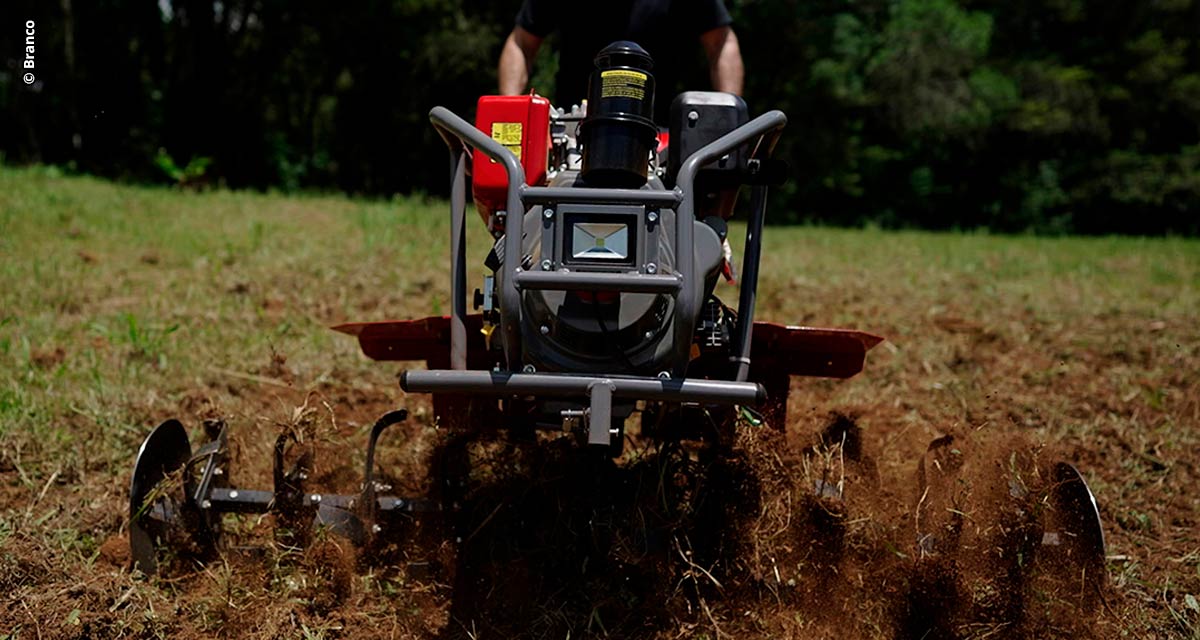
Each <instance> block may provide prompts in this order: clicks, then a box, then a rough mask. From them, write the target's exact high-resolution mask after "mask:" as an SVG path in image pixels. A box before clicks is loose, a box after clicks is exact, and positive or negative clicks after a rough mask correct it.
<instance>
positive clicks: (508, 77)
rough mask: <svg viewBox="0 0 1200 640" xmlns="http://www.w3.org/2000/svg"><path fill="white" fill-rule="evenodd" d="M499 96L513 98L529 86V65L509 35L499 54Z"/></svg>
mask: <svg viewBox="0 0 1200 640" xmlns="http://www.w3.org/2000/svg"><path fill="white" fill-rule="evenodd" d="M498 75H499V77H500V95H502V96H515V95H519V94H521V93H524V92H525V86H526V85H528V84H529V64H528V62H526V60H525V53H524V52H523V51H521V47H520V46H519V45H518V44H517V42H516V40H515V39H514V38H513V36H512V35H511V34H510V35H509V36H508V39H507V40H505V41H504V49H503V50H502V51H501V52H500V69H499V73H498Z"/></svg>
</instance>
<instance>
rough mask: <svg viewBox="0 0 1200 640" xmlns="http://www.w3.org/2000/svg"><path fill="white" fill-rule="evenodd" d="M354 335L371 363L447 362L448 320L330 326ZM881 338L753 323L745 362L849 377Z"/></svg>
mask: <svg viewBox="0 0 1200 640" xmlns="http://www.w3.org/2000/svg"><path fill="white" fill-rule="evenodd" d="M466 325H467V366H468V367H470V368H472V369H475V368H480V369H487V368H490V366H491V363H489V362H488V357H487V350H486V346H485V343H484V337H483V333H481V331H480V330H481V329H482V327H483V319H482V317H481V316H479V315H469V316H467V317H466ZM333 329H334V330H335V331H340V332H341V333H345V334H348V335H352V336H356V337H357V338H358V344H359V346H360V347H361V348H362V351H363V353H364V354H365V355H366V356H367V357H368V358H371V359H372V360H387V361H397V360H424V361H426V362H428V363H429V366H431V367H444V366H447V364H446V363H448V362H449V359H450V318H449V317H448V316H431V317H428V318H421V319H419V320H385V321H381V322H350V323H346V324H340V325H337V326H335V327H333ZM882 341H883V338H881V337H879V336H876V335H873V334H870V333H865V332H862V331H855V330H853V329H822V328H816V327H792V326H784V325H780V324H775V323H773V322H755V323H754V344H753V345H752V346H751V350H750V358H751V360H752V361H753V366H754V369H756V370H758V371H761V372H763V373H769V374H774V375H779V374H787V375H793V376H816V377H823V378H849V377H851V376H853V375H854V374H856V373H858V372H860V371H862V369H863V363H864V361H865V360H866V355H867V351H869V350H870V349H871V348H872V347H874V346H875V345H877V344H879V343H880V342H882Z"/></svg>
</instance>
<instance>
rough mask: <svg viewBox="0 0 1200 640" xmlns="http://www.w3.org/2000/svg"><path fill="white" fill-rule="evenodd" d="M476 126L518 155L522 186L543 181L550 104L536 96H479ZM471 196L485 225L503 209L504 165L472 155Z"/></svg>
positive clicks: (505, 179)
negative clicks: (523, 172)
mask: <svg viewBox="0 0 1200 640" xmlns="http://www.w3.org/2000/svg"><path fill="white" fill-rule="evenodd" d="M475 126H476V127H477V128H478V129H479V130H480V131H482V132H484V133H486V134H487V135H489V136H491V137H492V139H493V140H495V141H496V142H499V143H500V144H502V145H504V146H505V147H507V148H508V150H509V151H512V152H513V155H515V156H517V160H519V161H520V162H521V165H522V166H523V167H524V168H525V184H528V185H532V186H539V185H542V184H545V182H546V162H547V159H548V158H549V155H550V101H549V100H547V99H546V98H543V97H542V96H539V95H533V94H530V95H526V96H482V97H480V98H479V104H478V107H477V109H476V111H475ZM471 174H472V178H471V194H472V195H473V196H474V198H475V208H476V209H478V210H479V215H480V217H482V218H483V221H484V222H485V223H486V222H487V221H488V220H489V219H490V218H491V216H492V214H493V213H494V212H495V211H496V210H498V209H503V208H504V207H505V197H506V194H507V193H508V176H507V175H506V174H505V173H504V165H502V164H500V163H498V162H496V161H495V160H492V159H491V158H489V157H487V156H486V155H484V154H482V153H475V154H474V159H473V161H472V166H471Z"/></svg>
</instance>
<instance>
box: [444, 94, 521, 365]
mask: <svg viewBox="0 0 1200 640" xmlns="http://www.w3.org/2000/svg"><path fill="white" fill-rule="evenodd" d="M429 121H430V122H431V123H433V127H434V128H435V129H437V132H438V134H439V135H440V136H442V140H443V141H445V143H446V146H447V147H449V148H450V158H451V159H450V164H451V172H450V180H451V193H450V227H451V239H450V240H451V244H450V269H451V280H450V286H451V291H450V296H451V301H450V360H451V363H452V366H453V367H454V368H455V369H465V368H466V353H467V332H466V320H465V317H466V309H467V284H466V272H467V256H466V224H465V218H466V180H465V178H464V174H463V172H464V165H463V160H464V159H463V155H464V149H463V145H467V146H470V147H471V148H472V149H475V150H476V151H479V152H482V153H483V154H484V155H486V156H488V157H489V158H491V159H492V160H495V161H496V162H499V163H501V164H502V165H504V172H505V174H507V175H508V195H507V201H508V211H507V215H508V220H507V224H506V233H505V239H504V250H505V255H509V256H520V255H521V237H522V234H523V230H522V228H521V227H522V224H521V223H522V220H523V218H524V217H525V215H524V214H525V207H524V205H523V204H522V203H521V189H522V188H523V187H524V186H525V168H524V167H522V166H521V163H520V162H519V161H517V157H516V156H514V155H513V154H512V152H511V151H509V150H508V149H506V148H504V146H503V145H501V144H500V143H499V142H496V141H495V140H492V139H491V137H489V136H488V135H486V134H484V133H483V132H482V131H480V130H479V129H477V128H476V127H475V125H472V124H471V123H469V122H467V121H466V120H463V119H462V118H460V117H458V116H456V115H454V113H453V112H452V111H450V110H449V109H447V108H445V107H434V108H433V109H432V110H431V111H430V112H429ZM514 222H515V223H516V224H515V225H513V223H514ZM514 226H515V228H514ZM514 261H515V262H520V261H519V260H514ZM506 268H507V267H506ZM509 275H510V276H511V274H509ZM514 280H515V279H514V278H512V277H505V278H501V279H500V282H501V286H500V331H501V332H502V334H503V338H504V339H503V341H502V343H503V345H504V359H505V360H506V361H507V363H508V367H509V368H510V369H516V368H517V367H519V366H520V364H521V330H520V327H521V293H520V291H518V290H517V284H516V282H515V281H514Z"/></svg>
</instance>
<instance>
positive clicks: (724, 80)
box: [708, 29, 746, 96]
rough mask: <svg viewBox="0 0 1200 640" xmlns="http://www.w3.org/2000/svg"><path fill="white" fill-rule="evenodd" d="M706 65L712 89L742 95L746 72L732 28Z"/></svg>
mask: <svg viewBox="0 0 1200 640" xmlns="http://www.w3.org/2000/svg"><path fill="white" fill-rule="evenodd" d="M708 66H709V76H710V78H711V79H712V85H713V89H716V90H717V91H725V92H727V93H732V94H736V95H739V96H740V95H742V84H743V80H744V77H745V73H746V72H745V69H744V68H743V67H742V50H741V48H739V47H738V40H737V36H736V35H734V34H733V30H732V29H731V30H729V32H728V34H727V35H726V37H725V41H724V42H723V43H721V47H720V49H719V50H718V51H717V54H716V55H714V56H710V57H709V61H708Z"/></svg>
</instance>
